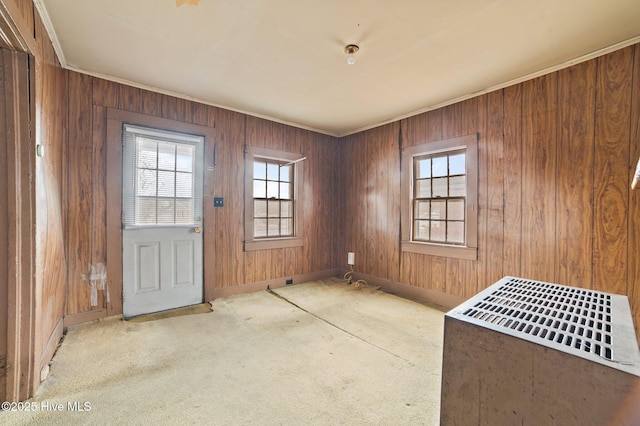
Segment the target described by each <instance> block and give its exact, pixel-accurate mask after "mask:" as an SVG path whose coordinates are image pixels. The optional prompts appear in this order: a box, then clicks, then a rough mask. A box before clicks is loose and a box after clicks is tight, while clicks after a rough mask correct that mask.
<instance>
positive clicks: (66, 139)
mask: <svg viewBox="0 0 640 426" xmlns="http://www.w3.org/2000/svg"><path fill="white" fill-rule="evenodd" d="M64 76H65V81H66V84H65V85H66V90H65V105H66V107H67V108H66V109H67V113H66V119H65V120H66V122H67V124H66V126H67V131H66V132H65V135H64V136H65V137H64V143H63V145H64V154H63V155H62V156H61V157H62V162H63V164H64V165H65V168H64V176H63V177H62V182H63V186H64V191H63V193H64V199H63V202H62V204H63V206H64V207H63V208H64V211H65V214H64V221H65V230H66V234H65V235H64V242H63V247H64V257H65V259H66V262H65V265H64V269H65V277H66V280H65V281H66V282H65V292H64V303H63V307H62V312H63V315H66V314H68V309H69V245H68V244H69V240H68V237H69V235H68V233H69V170H70V167H69V133H71V132H69V117H70V113H71V111H70V109H71V103H70V102H69V99H70V98H69V71H66V70H65V72H64Z"/></svg>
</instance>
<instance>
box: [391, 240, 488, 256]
mask: <svg viewBox="0 0 640 426" xmlns="http://www.w3.org/2000/svg"><path fill="white" fill-rule="evenodd" d="M401 249H402V251H406V252H410V253H419V254H428V255H431V256H442V257H452V258H455V259H462V260H478V249H477V248H475V247H458V246H449V245H444V244H431V243H417V242H413V241H402V245H401Z"/></svg>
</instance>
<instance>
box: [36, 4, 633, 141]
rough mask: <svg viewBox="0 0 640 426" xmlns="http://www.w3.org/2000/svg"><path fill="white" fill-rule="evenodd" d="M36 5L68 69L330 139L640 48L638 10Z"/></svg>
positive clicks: (484, 6) (471, 6) (514, 6)
mask: <svg viewBox="0 0 640 426" xmlns="http://www.w3.org/2000/svg"><path fill="white" fill-rule="evenodd" d="M191 1H193V2H194V3H198V2H197V1H194V0H191ZM35 3H36V6H37V7H38V9H39V11H40V13H41V15H42V16H43V19H44V21H45V25H46V26H47V29H48V31H49V33H50V36H51V37H52V39H53V42H54V46H55V47H56V50H57V52H58V55H59V56H60V60H61V62H62V65H63V66H64V67H65V68H68V69H72V70H76V71H80V72H83V73H87V74H91V75H96V76H100V77H103V78H107V79H110V80H114V81H119V82H124V83H127V84H131V85H133V86H137V87H142V88H149V89H152V90H156V91H159V92H162V93H167V94H172V95H175V96H179V97H183V98H187V99H193V100H197V101H200V102H203V103H207V104H211V105H216V106H221V107H224V108H227V109H231V110H235V111H240V112H245V113H248V114H251V115H256V116H259V117H265V118H269V119H272V120H275V121H278V122H282V123H287V124H292V125H294V126H298V127H302V128H307V129H312V130H316V131H319V132H322V133H326V134H330V135H334V136H342V135H346V134H350V133H355V132H357V131H360V130H364V129H367V128H371V127H375V126H377V125H380V124H383V123H386V122H389V121H393V120H396V119H399V118H402V117H407V116H410V115H414V114H416V113H419V112H422V111H427V110H429V109H433V108H436V107H439V106H442V105H446V104H449V103H453V102H454V101H458V100H460V99H464V98H468V97H470V96H472V95H473V94H478V93H482V92H485V91H488V90H492V89H495V88H499V87H504V86H507V85H510V84H513V83H515V82H518V81H522V80H525V79H528V78H532V77H534V76H536V75H540V74H543V73H546V72H549V71H552V70H555V69H558V68H562V67H565V66H568V65H570V64H573V63H575V62H579V61H582V60H585V59H589V58H592V57H594V56H597V55H599V54H602V53H605V52H607V51H610V50H614V49H616V48H619V47H622V46H625V45H629V44H632V43H635V42H638V41H640V1H639V0H393V1H392V0H270V1H268V0H200V1H199V3H198V4H197V5H196V6H192V5H188V4H184V5H181V6H179V7H178V6H176V0H35ZM350 43H355V44H358V45H359V46H360V51H359V52H358V53H357V54H356V55H355V56H356V63H355V64H354V65H348V64H347V62H346V59H347V56H346V54H345V53H344V47H345V45H347V44H350Z"/></svg>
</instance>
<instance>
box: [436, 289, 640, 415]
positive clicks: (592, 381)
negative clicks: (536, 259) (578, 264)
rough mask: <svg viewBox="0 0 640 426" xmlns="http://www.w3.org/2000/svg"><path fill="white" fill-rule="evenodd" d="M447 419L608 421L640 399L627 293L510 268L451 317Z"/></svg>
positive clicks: (638, 356)
mask: <svg viewBox="0 0 640 426" xmlns="http://www.w3.org/2000/svg"><path fill="white" fill-rule="evenodd" d="M441 395H442V399H441V424H443V425H449V424H455V425H466V424H469V425H471V424H473V425H478V424H607V422H610V421H612V419H614V418H615V419H625V418H626V419H629V418H631V416H634V415H637V413H633V410H635V409H637V408H635V407H639V406H640V352H639V350H638V343H637V341H636V337H635V330H634V327H633V321H632V317H631V312H630V310H629V303H628V300H627V297H626V296H620V295H615V294H610V293H603V292H599V291H593V290H588V289H581V288H576V287H568V286H563V285H558V284H552V283H545V282H540V281H533V280H527V279H522V278H515V277H505V278H503V279H501V280H500V281H498V282H496V283H495V284H493V285H492V286H491V287H489V288H487V289H486V290H484V291H482V292H480V293H479V294H477V295H476V296H475V297H473V298H471V299H470V300H468V301H466V302H465V303H463V304H461V305H460V306H458V307H456V308H454V309H453V310H451V311H450V312H448V313H447V314H446V316H445V333H444V349H443V372H442V391H441Z"/></svg>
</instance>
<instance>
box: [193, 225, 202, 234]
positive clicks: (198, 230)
mask: <svg viewBox="0 0 640 426" xmlns="http://www.w3.org/2000/svg"><path fill="white" fill-rule="evenodd" d="M193 232H195V233H196V234H199V233H201V232H202V228H200V227H199V226H196V227H195V228H193Z"/></svg>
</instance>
